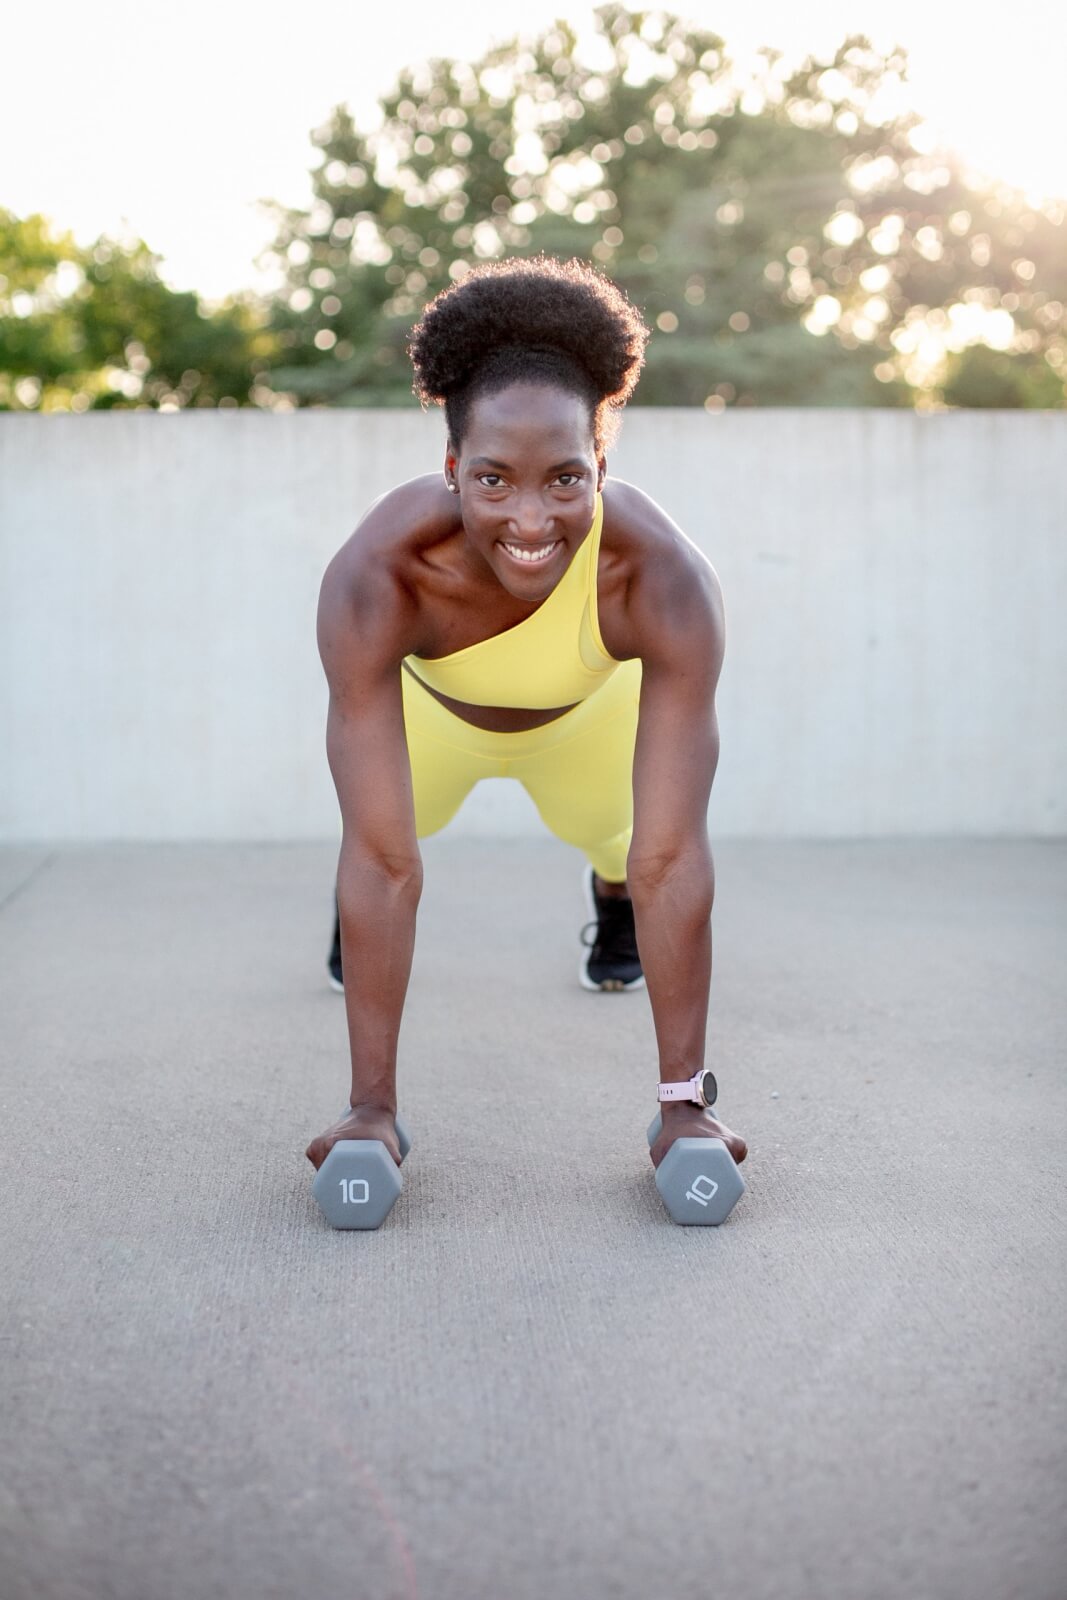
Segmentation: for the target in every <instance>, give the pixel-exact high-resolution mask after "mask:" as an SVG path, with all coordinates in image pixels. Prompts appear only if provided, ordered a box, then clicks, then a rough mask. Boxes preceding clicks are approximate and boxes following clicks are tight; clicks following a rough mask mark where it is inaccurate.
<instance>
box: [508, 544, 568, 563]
mask: <svg viewBox="0 0 1067 1600" xmlns="http://www.w3.org/2000/svg"><path fill="white" fill-rule="evenodd" d="M501 542H502V543H503V541H501ZM558 544H559V540H558V539H556V540H555V541H554V542H553V543H552V544H543V545H538V546H537V547H536V548H534V549H532V550H531V549H530V548H528V547H525V546H523V545H517V544H504V549H505V550H506V551H507V553H508V555H509V556H514V557H515V559H516V561H525V562H528V563H529V562H533V561H544V560H546V559H547V557H548V556H550V555H551V554H552V552H553V550H555V549H556V547H557V545H558Z"/></svg>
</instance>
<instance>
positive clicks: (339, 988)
mask: <svg viewBox="0 0 1067 1600" xmlns="http://www.w3.org/2000/svg"><path fill="white" fill-rule="evenodd" d="M326 982H327V983H328V984H329V985H330V988H331V989H332V990H333V991H334V993H335V994H344V992H345V986H344V984H343V983H338V981H337V979H336V978H335V977H334V975H333V973H332V972H328V973H327V974H326Z"/></svg>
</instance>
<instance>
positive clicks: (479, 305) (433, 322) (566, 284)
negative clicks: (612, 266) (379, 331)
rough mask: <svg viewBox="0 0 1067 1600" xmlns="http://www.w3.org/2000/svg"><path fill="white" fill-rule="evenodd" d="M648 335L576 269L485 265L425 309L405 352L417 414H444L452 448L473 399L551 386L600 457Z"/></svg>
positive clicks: (529, 262)
mask: <svg viewBox="0 0 1067 1600" xmlns="http://www.w3.org/2000/svg"><path fill="white" fill-rule="evenodd" d="M649 333H650V330H649V329H648V328H647V327H646V326H645V323H644V322H643V321H642V319H641V315H640V313H639V312H638V311H637V310H636V309H635V307H634V306H632V305H631V304H630V301H629V300H628V299H627V298H626V295H625V294H624V293H623V291H622V290H621V289H620V288H619V287H618V286H617V285H616V284H614V283H612V282H611V280H610V278H605V277H604V276H603V275H602V274H601V273H599V272H597V271H596V270H595V269H594V268H593V267H590V266H589V265H587V263H585V262H583V261H578V260H571V261H566V262H563V261H557V260H556V259H555V258H554V257H552V256H545V255H541V256H533V257H530V258H527V259H512V260H508V261H498V262H491V263H487V264H486V265H485V266H479V267H475V268H474V270H473V271H472V272H470V273H468V275H467V276H466V277H465V278H463V279H461V280H460V282H459V283H456V284H453V285H452V287H451V288H448V289H443V290H442V291H441V293H440V294H439V295H437V296H435V298H434V299H433V300H431V301H430V303H429V305H428V306H427V307H426V309H425V311H424V312H423V315H422V319H421V321H420V322H419V323H418V324H417V326H416V327H415V328H414V329H413V330H412V334H411V339H410V342H409V344H408V354H409V355H410V357H411V361H412V365H413V367H414V369H415V382H414V385H413V387H414V390H415V393H416V394H417V395H418V397H419V399H420V400H421V401H423V403H424V404H425V403H426V402H428V401H429V402H431V403H433V404H435V405H443V406H444V408H445V419H446V421H447V423H448V433H449V438H450V439H451V441H452V443H453V445H456V446H457V447H458V446H459V445H460V443H461V442H462V438H463V433H464V430H465V428H466V424H467V417H468V414H469V411H470V407H471V403H472V402H473V401H474V400H475V399H476V398H477V397H478V396H479V395H485V394H489V393H493V392H495V391H497V390H499V389H503V388H505V387H506V386H507V385H508V384H510V383H516V382H526V383H546V384H553V385H558V386H559V387H560V388H562V389H565V390H567V391H568V392H569V393H571V394H576V395H578V396H580V397H581V398H582V399H583V400H584V401H585V402H586V403H587V404H588V406H589V414H590V420H591V422H592V427H593V440H594V444H595V446H596V449H597V451H598V452H600V451H602V450H603V449H604V448H605V447H606V445H607V444H608V443H610V441H611V439H612V438H613V437H614V435H615V432H616V430H617V427H618V419H619V413H620V412H621V411H622V408H623V406H624V405H625V404H626V402H627V400H629V398H630V396H631V394H632V393H633V391H634V389H635V387H636V385H637V379H638V377H639V375H640V372H641V367H642V365H643V363H644V357H645V345H646V344H647V342H648V338H649Z"/></svg>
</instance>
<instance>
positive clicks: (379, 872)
mask: <svg viewBox="0 0 1067 1600" xmlns="http://www.w3.org/2000/svg"><path fill="white" fill-rule="evenodd" d="M422 884H423V868H422V857H421V856H420V855H419V853H418V851H415V853H414V854H412V853H411V852H409V851H406V850H403V851H390V850H376V849H373V848H368V847H366V846H357V847H354V848H352V849H348V850H346V849H343V848H342V851H341V859H340V861H339V863H338V868H337V899H338V902H339V904H340V906H341V908H342V909H343V910H347V909H348V907H349V906H358V905H359V904H360V903H365V901H366V899H367V896H368V891H370V892H371V893H372V894H374V893H376V894H379V895H380V894H384V895H385V896H386V898H387V899H389V900H396V901H403V902H409V903H411V904H413V905H418V903H419V900H420V899H421V897H422Z"/></svg>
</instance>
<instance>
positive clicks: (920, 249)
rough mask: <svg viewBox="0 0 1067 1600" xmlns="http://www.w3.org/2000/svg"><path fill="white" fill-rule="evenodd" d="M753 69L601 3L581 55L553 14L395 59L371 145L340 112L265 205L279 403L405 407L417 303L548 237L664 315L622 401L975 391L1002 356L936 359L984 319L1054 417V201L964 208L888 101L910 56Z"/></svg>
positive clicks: (943, 171) (1059, 329) (1059, 270)
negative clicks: (276, 275) (311, 166)
mask: <svg viewBox="0 0 1067 1600" xmlns="http://www.w3.org/2000/svg"><path fill="white" fill-rule="evenodd" d="M764 65H765V70H764V73H763V76H762V79H761V80H760V82H759V83H757V84H755V85H750V86H749V87H748V89H747V91H746V90H745V89H744V87H743V86H742V85H740V84H739V83H738V81H737V77H736V73H735V71H734V68H733V66H732V63H731V62H730V60H729V58H728V55H727V52H726V49H725V46H724V44H723V41H722V40H721V39H719V38H718V37H717V36H716V35H714V34H712V33H708V32H702V31H700V30H697V29H694V28H692V27H690V26H689V25H687V24H685V23H683V22H682V21H681V20H680V19H678V18H677V17H674V16H672V15H670V14H668V13H665V12H659V11H649V12H629V11H627V10H625V9H624V8H623V7H621V6H619V5H606V6H603V7H601V8H600V10H599V11H598V12H597V13H596V33H595V38H593V39H592V40H585V41H579V40H578V39H577V38H576V36H575V34H574V33H573V31H572V30H571V29H569V28H568V27H567V26H566V25H564V24H562V23H557V24H556V25H555V26H554V27H552V28H551V29H549V30H547V31H546V32H545V33H543V34H542V35H540V36H539V37H538V38H536V39H534V40H532V41H528V42H523V41H518V42H516V43H514V44H511V45H508V46H506V47H504V46H502V47H499V48H496V49H494V50H492V51H491V52H489V53H488V54H487V55H486V56H485V58H484V59H483V60H481V61H478V62H474V63H466V62H462V61H452V60H439V61H431V62H429V63H427V64H424V65H420V66H417V67H412V68H410V69H409V70H407V71H405V72H404V73H402V74H401V76H400V79H399V81H398V83H397V85H396V87H395V89H394V90H393V91H392V92H391V93H390V94H389V95H387V96H386V97H385V98H384V99H383V101H382V107H381V109H382V125H381V127H380V128H379V129H377V130H375V131H373V132H370V131H368V132H361V131H360V130H359V129H358V128H357V127H356V126H355V124H354V122H353V119H352V117H351V115H350V113H349V112H348V111H347V110H346V109H345V108H344V107H338V108H337V109H336V110H335V111H334V112H333V114H332V116H331V117H330V119H329V120H328V121H327V123H326V124H325V125H324V126H323V127H322V128H320V129H319V130H318V131H317V132H316V134H315V135H314V139H315V143H316V145H317V147H318V148H319V150H320V151H321V161H320V163H319V164H318V166H317V167H316V168H315V170H314V172H313V174H312V180H313V194H314V199H313V203H312V205H311V207H310V208H309V210H307V211H300V210H282V209H281V208H276V213H277V218H278V235H277V239H276V241H275V245H274V249H273V251H272V252H271V257H270V259H271V261H272V262H273V264H275V265H283V266H284V268H285V273H286V279H287V283H286V289H285V292H284V295H282V296H280V297H279V300H278V304H277V306H276V308H275V311H274V314H273V317H272V324H271V325H272V328H273V329H274V331H275V332H276V334H277V336H278V340H279V344H280V346H281V348H282V351H283V354H282V356H281V358H280V360H279V362H278V364H277V365H276V366H274V368H273V370H272V372H271V380H270V381H271V383H272V385H273V387H274V388H275V389H277V390H279V391H282V392H285V393H287V394H288V395H289V396H291V397H292V399H293V400H294V402H295V403H298V404H344V405H381V404H390V403H396V404H405V403H408V404H410V403H412V401H411V397H410V373H409V370H408V366H407V363H406V361H405V359H404V345H405V341H406V336H407V332H408V329H409V328H410V326H411V324H412V322H413V321H414V320H415V318H416V316H417V315H418V313H419V311H420V309H421V307H422V305H423V304H424V303H425V301H426V300H427V299H428V298H429V297H430V296H431V295H432V294H433V293H435V292H436V291H437V290H438V289H440V288H442V287H444V286H445V285H447V284H448V283H450V282H452V281H454V280H455V279H456V278H458V277H461V276H462V275H463V274H464V272H466V271H467V270H469V268H470V265H471V264H472V263H474V262H476V261H478V260H482V259H488V258H493V257H498V256H500V255H503V254H528V253H532V252H536V251H538V250H542V249H543V250H545V251H548V252H549V253H552V254H556V255H562V256H569V255H578V256H581V257H584V258H586V259H591V260H593V261H595V262H597V263H598V264H600V265H601V266H603V268H604V269H605V270H606V271H607V272H609V273H610V274H611V276H612V277H613V278H615V279H616V280H617V281H618V282H619V283H621V284H622V285H623V286H624V287H625V288H626V290H627V291H628V292H629V294H630V295H631V297H632V298H633V299H634V300H635V301H636V302H637V303H638V304H639V305H640V306H641V308H642V309H643V311H644V312H645V314H646V316H647V317H648V319H649V320H650V322H651V323H652V324H653V325H654V328H655V333H654V337H653V340H652V343H651V345H650V347H649V356H648V368H647V371H646V374H645V376H644V377H643V379H642V382H641V385H640V387H639V389H638V392H637V400H638V402H643V403H646V404H648V403H651V404H675V405H679V404H701V403H704V402H706V401H707V403H710V404H719V403H729V404H732V403H738V404H746V403H747V404H764V405H766V404H787V405H811V404H820V405H821V404H838V405H840V404H851V405H858V404H875V403H877V404H911V403H915V402H916V401H918V402H919V403H930V402H931V401H933V402H936V401H937V400H938V398H939V394H940V391H939V384H940V383H941V381H942V378H944V379H945V380H946V381H948V382H950V384H956V387H955V388H952V389H951V390H946V396H945V397H946V399H947V398H948V395H949V393H950V392H951V393H952V394H963V393H965V392H966V393H968V394H970V393H973V392H976V388H975V385H976V384H977V389H978V390H981V374H982V373H983V372H986V373H988V374H989V375H990V378H991V381H992V374H993V372H994V370H996V371H999V370H1000V367H999V366H997V365H996V364H993V365H992V366H991V365H990V364H988V363H986V365H985V366H982V365H981V359H980V358H979V361H978V363H977V364H976V362H975V360H974V359H972V358H970V357H967V358H966V359H964V356H963V355H957V356H956V357H955V358H952V356H951V346H952V345H953V344H956V345H960V343H961V338H962V339H963V341H964V343H965V342H966V341H967V340H972V341H973V340H978V339H981V338H983V337H985V336H986V332H983V329H986V330H987V331H989V330H990V329H993V325H992V324H988V322H985V323H983V322H982V320H981V319H982V318H983V316H985V315H986V314H987V313H989V312H992V311H996V310H1000V311H1002V312H1006V313H1007V315H1008V317H1010V318H1011V319H1012V325H1011V326H1010V344H1011V349H1010V352H1006V353H1005V354H1004V356H1003V361H1002V362H1001V363H1000V366H1003V365H1004V364H1005V363H1006V364H1007V365H1006V370H1010V372H1011V373H1013V374H1015V378H1017V380H1018V381H1017V382H1016V381H1015V378H1013V379H1012V381H1010V382H1007V381H1001V380H999V379H998V380H997V389H996V392H997V393H998V394H1000V395H1002V396H1008V395H1010V394H1018V395H1024V394H1025V395H1037V394H1041V395H1042V396H1044V398H1043V400H1042V401H1041V403H1043V404H1046V405H1063V404H1064V403H1065V396H1064V388H1063V383H1062V381H1061V380H1062V378H1063V376H1064V375H1065V370H1064V369H1065V360H1067V343H1065V341H1064V335H1063V302H1064V300H1067V281H1065V277H1067V268H1065V251H1064V240H1065V235H1067V229H1065V227H1064V214H1063V210H1062V208H1057V207H1050V208H1049V209H1048V210H1047V212H1041V211H1035V210H1034V209H1033V208H1031V207H1028V206H1026V205H1025V204H1024V203H1023V202H1022V200H1021V199H1019V198H1018V197H1016V196H1012V195H1009V194H1005V193H1000V192H997V193H991V194H982V195H978V194H974V193H972V192H971V191H970V190H969V189H967V187H966V185H965V184H964V181H963V178H962V176H961V174H960V173H959V171H957V170H956V169H955V168H954V167H952V166H951V165H950V164H947V163H946V162H945V161H944V160H943V159H941V158H934V157H930V156H926V155H923V154H922V153H921V152H920V150H918V149H917V148H916V146H915V143H914V142H913V140H912V134H913V131H914V118H912V117H910V116H900V115H897V116H893V117H889V116H887V115H886V113H885V112H884V110H883V109H882V106H883V104H884V94H885V92H886V91H887V90H892V89H893V88H894V86H896V85H898V84H899V82H900V81H901V80H902V79H903V77H904V76H905V73H906V61H905V58H904V56H903V54H902V53H901V52H896V53H891V54H890V55H888V56H882V55H879V54H878V53H877V52H875V51H874V50H873V49H872V48H871V46H870V44H869V43H868V42H867V41H866V40H865V39H863V38H860V37H852V38H848V39H846V40H845V41H844V42H843V43H842V44H841V46H840V48H839V49H838V50H837V52H836V53H835V55H834V58H833V60H832V61H824V62H816V61H813V60H808V61H806V62H804V63H802V64H801V65H800V66H798V67H795V68H788V67H787V66H785V65H784V64H783V62H782V61H781V60H780V58H779V57H777V56H776V55H774V54H773V53H771V52H767V53H765V57H764ZM961 307H962V308H964V312H963V316H962V320H961V314H960V308H961ZM967 319H970V320H969V321H968V320H967ZM1005 326H1008V325H1007V324H1006V323H1005V320H1004V318H1003V317H1002V318H1001V319H1000V320H999V323H997V324H996V328H995V330H993V331H995V332H996V336H997V337H1000V336H1002V335H1003V332H1004V328H1005ZM961 328H963V329H964V330H965V331H964V332H963V333H962V334H961V333H960V331H959V330H960V329H961ZM990 336H992V335H990ZM939 347H940V354H939V355H938V354H937V353H936V352H937V350H938V348H939ZM961 348H962V346H961ZM976 348H985V347H984V346H976ZM932 349H933V350H934V351H935V355H934V356H931V350H932ZM965 354H966V352H965ZM1042 363H1043V364H1044V365H1043V367H1042ZM1031 368H1035V369H1040V372H1041V376H1040V381H1038V379H1036V378H1033V377H1031V378H1028V379H1025V380H1024V377H1023V373H1024V370H1025V371H1026V372H1029V371H1030V369H1031ZM964 369H966V370H968V371H970V372H972V373H973V374H974V375H975V376H974V381H973V382H970V385H969V387H966V388H964V389H961V388H960V387H959V380H958V370H959V371H963V370H964ZM951 403H959V402H955V401H953V402H951ZM966 403H974V402H972V401H968V402H966ZM998 403H1001V402H998ZM1002 403H1015V404H1019V403H1034V402H1033V401H1023V400H1016V401H1008V400H1005V401H1004V402H1002Z"/></svg>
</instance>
